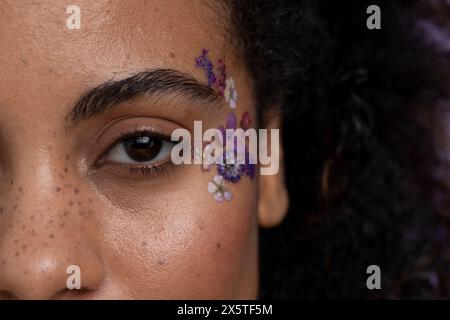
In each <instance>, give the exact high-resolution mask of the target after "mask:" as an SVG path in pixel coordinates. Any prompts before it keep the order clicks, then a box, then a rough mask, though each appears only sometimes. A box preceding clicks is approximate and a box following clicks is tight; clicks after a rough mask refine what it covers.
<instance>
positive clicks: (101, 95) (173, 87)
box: [66, 69, 220, 126]
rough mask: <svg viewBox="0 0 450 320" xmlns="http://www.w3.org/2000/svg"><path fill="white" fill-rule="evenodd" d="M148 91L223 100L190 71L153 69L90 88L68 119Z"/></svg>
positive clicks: (72, 122) (199, 99) (72, 121)
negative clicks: (188, 72) (192, 75)
mask: <svg viewBox="0 0 450 320" xmlns="http://www.w3.org/2000/svg"><path fill="white" fill-rule="evenodd" d="M146 95H150V96H156V97H160V96H162V95H175V96H176V97H177V98H181V99H184V100H187V101H188V102H190V103H193V102H201V103H206V104H214V103H217V102H219V101H220V96H219V94H218V93H217V92H216V91H215V90H214V89H213V88H211V87H209V86H208V85H206V84H203V83H201V82H199V81H197V80H196V79H194V78H193V77H191V76H190V75H188V74H185V73H182V72H180V71H177V70H174V69H152V70H146V71H143V72H139V73H137V74H135V75H133V76H131V77H128V78H126V79H122V80H110V81H107V82H105V83H103V84H101V85H99V86H97V87H95V88H93V89H90V90H88V91H87V92H85V93H84V94H83V95H81V97H80V98H79V99H78V100H77V101H76V102H75V104H74V105H73V107H72V108H71V110H70V112H69V113H68V114H67V116H66V120H67V121H68V122H69V124H70V125H72V126H73V125H76V124H77V123H79V122H80V121H83V120H87V119H88V118H91V117H94V116H96V115H98V114H101V113H105V112H108V111H110V110H112V109H114V108H115V107H117V106H119V105H120V104H122V103H124V102H129V101H132V100H134V99H137V98H140V97H143V96H146Z"/></svg>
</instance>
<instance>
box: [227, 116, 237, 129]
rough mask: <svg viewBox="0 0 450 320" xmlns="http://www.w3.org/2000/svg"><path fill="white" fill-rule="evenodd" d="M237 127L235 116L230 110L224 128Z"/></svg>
mask: <svg viewBox="0 0 450 320" xmlns="http://www.w3.org/2000/svg"><path fill="white" fill-rule="evenodd" d="M236 127H237V118H236V115H235V114H234V112H230V114H229V115H228V117H227V123H226V128H227V129H236Z"/></svg>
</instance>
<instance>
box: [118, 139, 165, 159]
mask: <svg viewBox="0 0 450 320" xmlns="http://www.w3.org/2000/svg"><path fill="white" fill-rule="evenodd" d="M122 143H123V147H124V149H125V152H126V153H127V155H128V156H129V157H130V158H131V159H133V160H135V161H137V162H147V161H151V160H153V159H154V158H155V157H156V156H157V155H158V153H159V152H160V151H161V147H162V141H161V139H159V138H155V137H150V136H140V137H135V138H130V139H126V140H124V141H123V142H122Z"/></svg>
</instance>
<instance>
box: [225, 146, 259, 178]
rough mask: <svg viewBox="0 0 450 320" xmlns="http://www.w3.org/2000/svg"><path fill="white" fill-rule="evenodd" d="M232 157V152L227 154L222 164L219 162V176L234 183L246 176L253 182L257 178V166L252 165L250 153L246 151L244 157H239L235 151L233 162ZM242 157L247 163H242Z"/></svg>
mask: <svg viewBox="0 0 450 320" xmlns="http://www.w3.org/2000/svg"><path fill="white" fill-rule="evenodd" d="M232 155H233V153H232V152H231V153H230V152H225V154H224V157H223V161H222V163H220V161H217V171H218V172H219V174H220V175H221V176H222V177H223V178H224V179H225V180H227V181H230V182H233V183H236V182H239V181H240V180H241V177H242V176H244V175H246V176H248V177H249V178H250V179H251V180H253V178H254V177H255V170H256V166H255V165H254V164H251V163H250V159H249V158H250V157H249V154H248V152H247V151H245V154H244V155H239V154H237V152H236V149H235V150H234V161H232V158H233V157H232ZM242 156H244V157H245V161H242ZM238 160H241V161H238ZM233 162H234V163H233ZM242 162H244V163H242Z"/></svg>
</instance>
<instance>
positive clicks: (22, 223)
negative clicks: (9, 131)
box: [0, 147, 103, 299]
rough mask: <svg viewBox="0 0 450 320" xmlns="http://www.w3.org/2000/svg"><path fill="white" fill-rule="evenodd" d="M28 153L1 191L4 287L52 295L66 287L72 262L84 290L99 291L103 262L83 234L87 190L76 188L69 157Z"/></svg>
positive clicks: (0, 286) (0, 279)
mask: <svg viewBox="0 0 450 320" xmlns="http://www.w3.org/2000/svg"><path fill="white" fill-rule="evenodd" d="M28 151H29V154H27V155H25V154H21V155H17V157H18V159H19V160H18V161H17V162H15V167H14V170H12V172H13V173H14V174H13V175H12V177H11V179H10V180H9V181H7V184H8V189H7V192H6V193H5V194H2V195H1V197H2V202H3V212H2V214H0V291H6V292H9V293H12V294H13V295H15V296H17V297H19V298H26V299H47V298H51V297H53V296H55V295H57V294H58V293H59V292H61V291H63V290H65V289H66V281H67V278H68V277H69V274H67V273H66V271H67V268H68V267H69V266H70V265H77V266H79V267H80V269H81V285H82V288H85V289H86V288H89V289H95V288H96V287H97V286H98V285H99V284H100V283H101V281H102V279H103V266H102V262H101V259H100V256H99V255H98V252H97V250H96V244H95V243H93V242H91V240H90V239H91V238H90V237H89V236H87V234H86V232H85V226H86V219H89V218H88V212H87V210H86V209H83V205H82V201H81V200H82V194H83V192H82V191H81V190H80V189H78V188H77V187H74V183H73V180H74V179H77V177H76V175H75V173H73V174H71V172H70V170H69V165H68V162H69V160H70V158H69V159H66V157H63V160H61V159H60V158H61V157H59V159H60V160H56V161H52V154H51V150H48V149H47V150H46V149H43V148H38V147H36V148H34V149H32V151H31V150H30V149H28ZM19 153H20V152H19ZM56 158H57V159H58V157H56ZM71 181H72V182H71ZM85 211H86V212H85Z"/></svg>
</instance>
